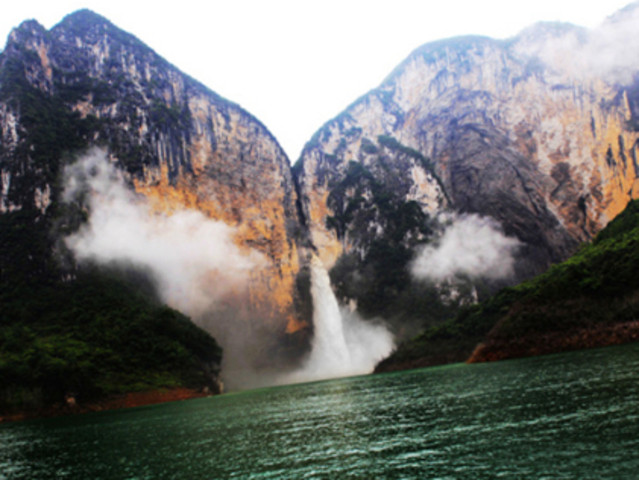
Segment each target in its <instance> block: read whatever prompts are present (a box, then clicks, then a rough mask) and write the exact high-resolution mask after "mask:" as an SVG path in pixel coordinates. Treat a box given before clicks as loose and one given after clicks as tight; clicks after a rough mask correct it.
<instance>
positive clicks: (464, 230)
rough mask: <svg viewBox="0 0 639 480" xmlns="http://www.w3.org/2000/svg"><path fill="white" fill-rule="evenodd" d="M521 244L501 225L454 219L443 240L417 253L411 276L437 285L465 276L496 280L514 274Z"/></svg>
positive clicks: (480, 219)
mask: <svg viewBox="0 0 639 480" xmlns="http://www.w3.org/2000/svg"><path fill="white" fill-rule="evenodd" d="M519 245H520V242H519V240H517V239H515V238H511V237H507V236H505V235H504V233H503V232H502V231H501V229H500V226H499V224H498V223H497V222H496V221H495V220H493V219H492V218H489V217H481V216H479V215H475V214H471V215H461V216H453V217H452V222H451V223H450V224H449V225H448V226H447V227H446V229H445V230H444V232H443V234H442V236H441V238H440V239H439V240H438V241H437V242H436V243H435V244H433V245H426V246H425V247H423V248H422V249H421V251H419V252H418V254H417V256H416V258H415V259H414V261H413V263H412V265H411V273H412V274H413V276H415V277H416V278H418V279H423V280H431V281H435V282H439V281H444V280H449V279H451V278H453V277H455V276H458V275H463V276H469V277H471V278H479V277H482V278H487V279H491V280H497V279H501V278H507V277H509V276H511V275H512V274H513V273H514V263H515V259H514V254H515V252H516V251H517V249H518V247H519Z"/></svg>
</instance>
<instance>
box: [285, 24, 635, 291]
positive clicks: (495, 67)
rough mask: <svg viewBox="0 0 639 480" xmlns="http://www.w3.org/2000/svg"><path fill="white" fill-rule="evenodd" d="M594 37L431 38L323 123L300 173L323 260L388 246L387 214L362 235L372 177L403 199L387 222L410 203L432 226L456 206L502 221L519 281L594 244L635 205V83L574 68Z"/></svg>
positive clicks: (568, 33)
mask: <svg viewBox="0 0 639 480" xmlns="http://www.w3.org/2000/svg"><path fill="white" fill-rule="evenodd" d="M613 21H620V20H619V18H617V19H616V20H615V19H611V20H609V22H613ZM612 28H614V26H613V27H612ZM595 34H596V32H588V31H586V30H583V29H581V28H578V27H573V26H570V25H564V24H538V25H535V26H533V27H531V28H529V29H527V30H525V31H523V32H522V33H521V34H520V35H518V36H517V37H515V38H512V39H509V40H505V41H500V40H493V39H490V38H485V37H460V38H453V39H449V40H443V41H438V42H434V43H429V44H427V45H424V46H422V47H420V48H418V49H417V50H415V51H414V52H413V53H412V54H411V55H410V56H409V57H408V58H407V59H406V60H405V61H404V62H402V63H401V64H400V65H399V66H398V67H397V68H396V69H395V70H394V71H393V72H392V73H391V74H390V75H389V77H388V78H387V79H386V80H385V81H384V82H383V83H382V84H381V85H380V86H379V87H378V88H376V89H374V90H372V91H371V92H369V93H367V94H366V95H364V96H363V97H361V98H360V99H358V100H357V101H355V102H354V103H353V104H352V105H351V106H349V107H348V108H347V109H346V110H345V111H344V112H342V113H341V114H340V115H339V116H338V117H336V118H335V119H333V120H331V121H329V122H328V123H326V124H325V125H324V126H323V127H322V128H321V129H320V130H319V131H318V132H317V133H316V134H315V136H314V137H313V138H312V139H311V141H309V142H308V143H307V145H306V147H305V149H304V151H303V152H302V155H301V157H300V159H299V160H298V162H297V164H296V165H295V167H294V170H295V172H296V175H297V177H298V182H299V184H300V191H301V196H302V204H303V208H304V211H305V213H306V215H307V216H308V218H309V219H310V225H311V226H310V235H311V239H312V242H313V244H314V245H315V246H316V247H317V248H318V249H319V256H320V257H321V258H322V260H323V261H324V263H325V265H326V266H327V267H329V268H330V267H333V266H335V268H340V267H341V266H342V264H343V262H340V261H338V259H340V258H341V259H343V258H345V257H348V256H349V255H350V256H352V255H353V252H356V253H357V255H359V256H360V257H363V256H365V255H366V250H368V249H370V248H371V246H372V245H373V244H374V242H375V241H376V240H379V239H381V238H383V237H384V235H385V232H386V230H387V225H385V222H384V221H383V220H381V219H380V215H379V213H380V212H379V211H378V215H377V217H375V216H374V215H372V216H371V215H369V220H370V221H369V223H368V228H365V229H362V227H361V221H360V220H361V218H360V217H361V216H362V212H363V211H365V210H366V199H367V198H369V197H370V196H371V195H370V192H369V193H367V192H366V190H367V188H368V187H367V185H370V184H371V182H372V181H374V182H375V183H376V184H377V185H378V186H380V188H381V187H383V189H384V190H385V191H386V193H387V196H386V200H391V199H392V202H394V205H395V207H394V208H393V209H391V210H390V211H389V212H388V214H387V215H386V223H388V221H390V220H392V219H393V218H397V215H398V212H399V211H400V210H399V206H401V205H404V204H406V203H409V202H410V203H412V202H414V203H415V204H417V205H418V206H419V209H420V210H421V212H422V213H423V214H424V217H425V218H430V219H431V220H432V219H433V218H435V217H436V216H437V214H438V213H439V212H444V211H455V212H461V213H476V214H480V215H483V216H490V217H492V218H494V219H496V220H497V221H499V222H500V224H501V225H502V226H503V229H504V232H505V233H506V234H507V235H509V236H514V237H517V238H518V239H519V240H520V241H521V242H522V244H523V245H522V248H521V249H520V251H519V254H518V260H517V263H516V276H515V278H514V279H511V281H514V280H521V279H524V278H527V277H530V276H532V275H534V274H537V273H539V272H542V271H544V270H545V269H546V268H547V267H548V266H549V265H550V264H552V263H554V262H558V261H561V260H563V259H565V258H567V257H568V256H569V255H570V254H572V253H573V252H574V251H575V250H576V248H577V246H578V245H579V244H580V243H582V242H584V241H587V240H589V239H591V238H592V237H593V236H594V235H595V234H596V233H597V232H598V231H599V230H600V229H601V228H603V227H604V226H605V225H606V224H607V222H608V221H610V220H611V219H612V218H614V217H615V216H616V215H617V214H618V213H619V212H620V211H621V210H623V208H624V207H625V205H626V204H627V203H628V201H629V200H630V199H632V198H637V197H639V190H638V187H639V184H637V178H638V175H639V169H638V166H637V161H636V158H637V145H638V143H637V142H638V140H639V135H638V133H637V129H636V128H634V127H633V125H635V123H634V122H636V115H637V108H636V104H637V103H636V102H637V101H636V98H637V83H636V81H635V82H633V81H632V80H630V79H633V78H635V79H636V78H637V77H634V76H633V72H632V71H631V72H625V73H626V74H627V75H626V77H628V80H627V81H625V82H620V81H618V79H617V78H615V77H614V76H612V75H609V74H607V73H606V72H603V73H602V72H601V71H597V70H595V69H594V68H593V69H590V70H586V69H585V68H584V67H583V65H581V64H579V65H578V64H577V61H576V57H577V56H578V55H579V54H583V55H587V54H588V53H589V49H590V48H591V44H592V43H593V35H595ZM567 43H569V45H570V48H569V49H566V48H563V49H562V48H561V46H562V45H566V44H567ZM550 54H552V55H550ZM562 55H564V56H568V57H570V55H574V57H575V58H573V59H572V61H571V62H566V61H564V60H565V58H564V57H562ZM635 71H636V69H635ZM354 165H357V166H358V168H359V173H358V174H355V173H354V172H355V167H354ZM368 190H370V188H368ZM378 205H379V202H378ZM365 232H368V233H365ZM406 233H407V236H406V237H405V238H404V241H405V242H408V243H410V238H411V237H410V234H408V232H406ZM412 238H414V235H413V237H412ZM420 241H422V242H424V241H428V234H427V233H426V234H424V235H423V236H422V238H421V240H420ZM418 243H419V242H418ZM336 262H337V263H336ZM346 296H348V295H346Z"/></svg>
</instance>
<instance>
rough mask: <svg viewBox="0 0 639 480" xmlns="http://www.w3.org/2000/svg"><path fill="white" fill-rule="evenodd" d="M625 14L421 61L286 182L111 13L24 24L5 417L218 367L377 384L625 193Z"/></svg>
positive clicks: (8, 134) (199, 379) (12, 114)
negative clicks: (20, 408)
mask: <svg viewBox="0 0 639 480" xmlns="http://www.w3.org/2000/svg"><path fill="white" fill-rule="evenodd" d="M637 11H638V9H637V8H636V5H635V6H631V7H628V8H627V9H624V10H622V11H620V12H618V13H617V14H616V15H615V16H613V17H611V18H609V19H608V20H607V21H606V22H605V23H604V24H603V26H602V27H601V29H599V30H597V31H587V30H585V29H582V28H579V27H574V26H572V25H565V24H538V25H534V26H532V27H531V28H529V29H527V30H525V31H523V32H522V33H521V34H519V35H518V36H516V37H514V38H511V39H508V40H494V39H490V38H485V37H461V38H453V39H449V40H442V41H439V42H435V43H430V44H427V45H424V46H422V47H420V48H418V49H417V50H415V51H414V52H413V53H412V54H411V55H410V56H409V57H408V58H407V59H406V60H405V61H404V62H402V63H401V64H400V65H399V66H398V67H397V68H396V69H395V70H394V71H393V72H392V73H391V74H390V75H389V77H388V78H387V79H386V80H385V81H384V82H383V83H382V84H381V85H380V86H379V87H378V88H376V89H374V90H372V91H371V92H368V93H367V94H365V95H364V96H362V97H361V98H360V99H358V100H356V101H355V102H354V103H353V104H352V105H351V106H349V107H348V108H347V109H346V110H345V111H344V112H343V113H341V114H340V115H339V116H337V117H336V118H334V119H332V120H330V121H328V122H327V123H326V124H325V125H324V126H323V127H322V128H321V129H320V130H319V131H318V132H317V133H316V134H315V135H314V136H313V138H312V139H311V140H310V141H309V142H308V143H307V145H306V147H305V148H304V150H303V152H302V154H301V156H300V158H299V159H298V160H297V161H296V162H295V163H294V164H293V165H291V162H290V161H289V158H288V157H287V155H286V153H285V152H284V151H283V149H282V148H281V147H280V145H279V144H278V142H277V140H276V139H275V137H274V136H273V135H272V134H271V133H270V132H269V131H268V129H267V128H266V127H265V126H264V125H262V124H261V123H260V122H259V121H258V120H257V119H255V118H254V117H253V116H252V115H251V114H250V113H248V112H246V111H245V110H244V109H242V108H241V107H239V106H238V105H236V104H234V103H232V102H230V101H228V100H226V99H224V98H222V97H220V96H219V95H217V94H216V93H214V92H212V91H211V90H209V89H208V88H207V87H205V86H203V85H201V84H200V83H198V82H197V81H195V80H193V79H192V78H190V77H188V76H186V75H185V74H183V73H181V72H180V71H179V70H177V68H175V67H174V66H172V65H170V64H169V63H168V62H166V61H165V60H164V59H162V58H161V57H159V56H158V55H157V54H156V53H155V52H153V51H152V50H151V49H150V48H149V47H147V46H146V45H144V44H143V43H142V42H140V41H139V40H138V39H136V38H135V37H133V36H132V35H130V34H128V33H126V32H124V31H122V30H120V29H118V28H117V27H116V26H114V25H113V24H112V23H110V22H109V21H108V20H106V19H105V18H103V17H101V16H99V15H97V14H95V13H93V12H90V11H87V10H81V11H78V12H75V13H73V14H71V15H69V16H67V17H66V18H65V19H63V20H62V21H61V22H60V23H59V24H58V25H56V26H55V27H53V28H52V29H51V30H49V31H47V30H45V29H44V28H43V27H42V26H40V25H39V24H38V23H37V22H35V21H27V22H25V23H23V24H22V25H21V26H20V27H18V28H16V29H15V30H14V31H13V32H12V33H11V35H10V37H9V39H8V42H7V46H6V48H5V49H4V50H3V51H2V53H1V54H0V128H1V136H0V222H1V227H2V230H1V231H2V241H1V244H0V247H1V248H0V271H1V273H2V279H1V282H2V294H1V299H2V305H3V310H4V312H5V313H4V315H5V317H4V320H3V324H2V343H0V346H1V347H2V352H3V355H4V358H6V359H7V360H3V362H4V363H0V372H2V373H3V374H4V376H5V378H8V379H9V382H8V383H7V386H6V387H5V388H4V390H3V391H2V395H1V397H2V398H1V399H0V407H3V408H9V409H10V408H16V406H17V405H25V404H26V405H30V406H32V407H33V408H37V407H38V406H41V405H44V404H48V403H52V402H59V401H61V400H62V399H63V398H64V396H65V395H67V394H69V393H74V394H76V396H77V397H78V398H79V399H84V398H86V399H89V398H99V397H102V396H105V395H112V394H121V393H124V392H128V391H140V390H151V389H156V388H177V387H189V388H193V389H194V390H200V391H201V390H202V389H204V388H207V389H209V390H211V391H216V390H218V389H219V385H220V382H219V380H220V378H219V375H220V361H222V362H223V363H222V364H221V372H222V373H221V375H222V376H223V379H224V383H225V384H226V386H227V387H230V388H232V389H234V388H247V387H255V386H261V385H270V384H274V383H282V382H290V381H302V380H311V379H320V378H326V377H333V376H340V375H351V374H359V373H368V372H370V371H372V370H373V368H374V366H375V364H376V363H377V362H378V361H380V360H382V358H383V357H385V356H387V355H388V354H389V353H391V350H392V349H393V347H394V345H395V344H396V343H400V342H403V341H406V340H407V339H409V338H411V337H414V336H415V335H417V334H420V333H421V332H423V331H425V330H428V329H433V328H440V327H442V325H448V324H447V323H446V322H448V321H451V319H454V318H457V315H458V314H459V312H462V314H464V312H468V308H470V305H472V304H475V303H477V302H478V301H486V300H488V299H489V298H491V296H492V295H493V294H495V293H497V292H498V291H500V290H501V289H502V288H503V287H507V286H511V285H515V284H517V283H519V282H521V281H524V280H527V279H530V278H532V277H534V276H535V275H538V274H541V273H542V272H544V271H546V270H547V269H548V268H549V267H550V266H551V265H552V264H557V263H559V262H561V261H564V260H566V259H568V258H569V257H570V256H571V255H572V254H574V253H576V252H577V251H578V249H579V248H580V245H581V244H583V243H586V242H589V241H591V240H593V239H594V238H595V237H596V235H597V234H598V232H600V231H601V230H602V229H603V228H604V227H605V226H606V225H607V224H608V222H609V221H611V220H612V219H613V218H615V217H616V216H617V215H618V214H619V213H620V212H622V210H623V209H624V208H625V207H626V205H627V204H628V203H629V201H631V200H632V199H634V198H637V197H639V191H638V190H637V185H636V181H637V178H638V176H639V166H638V165H637V148H638V145H639V129H638V128H637V125H638V124H637V118H636V117H637V114H638V110H637V108H638V105H639V86H638V85H639V84H638V83H637V82H638V80H637V79H638V78H639V77H637V71H638V70H639V68H637V67H638V66H637V65H635V64H634V63H633V61H631V60H630V59H623V60H624V61H622V62H617V63H613V64H608V63H607V64H606V65H605V68H603V67H602V64H601V63H599V62H598V56H597V52H600V51H603V50H606V49H607V48H609V47H611V45H608V44H606V43H605V41H606V38H609V37H608V36H607V35H606V33H607V32H610V31H614V30H620V29H625V28H627V26H628V25H635V24H636V21H637ZM566 45H568V47H565V46H566ZM612 47H615V48H616V47H617V45H616V44H613V45H612ZM567 48H568V49H567ZM566 58H569V59H571V61H566ZM584 59H585V60H584ZM599 67H602V68H599ZM624 238H625V237H624ZM453 259H457V261H458V263H457V264H455V263H454V262H453V263H451V262H452V260H453ZM459 262H460V263H461V266H460V264H459ZM472 265H478V266H477V267H476V268H471V266H472ZM435 267H436V268H435ZM435 270H436V272H437V273H434V272H435ZM107 284H108V285H107ZM105 285H107V286H106V287H105ZM331 285H332V288H331ZM89 287H90V288H89ZM631 287H632V288H631V290H632V291H634V290H633V289H634V284H633V285H631ZM111 290H112V291H113V292H116V293H114V294H113V295H103V294H102V293H100V292H101V291H107V292H110V291H111ZM123 291H127V292H131V293H130V295H131V296H130V298H129V297H126V298H129V301H130V303H129V304H127V306H126V307H125V306H122V305H121V304H119V303H118V301H119V300H118V299H121V298H124V297H125V296H126V295H129V294H123V293H122V292H123ZM59 292H64V295H60V294H59ZM624 292H625V293H624V295H626V293H627V294H628V295H630V294H631V293H632V292H631V291H630V292H626V291H625V290H624ZM96 296H101V297H102V300H104V302H105V303H104V304H99V305H98V304H97V303H98V301H97V300H95V298H94V297H96ZM36 298H37V299H38V300H37V301H36V300H34V299H36ZM114 302H115V303H114ZM89 304H90V305H89ZM165 304H166V305H168V306H169V307H170V308H167V307H164V306H163V305H165ZM89 307H90V308H89ZM92 308H93V310H92ZM171 309H175V310H171ZM178 311H179V312H182V313H183V314H186V315H188V316H189V317H190V318H191V320H192V321H193V323H194V324H195V325H197V327H195V326H193V325H192V324H191V323H189V322H188V320H187V319H186V318H185V317H183V315H182V314H180V313H178ZM52 312H57V313H55V314H54V313H52ZM82 312H84V313H83V314H82V315H81V314H80V313H82ZM157 318H161V319H163V320H162V321H161V322H160V323H158V322H157ZM490 318H493V317H490ZM131 319H136V320H135V321H133V320H131ZM478 322H479V320H478ZM116 326H117V328H115V327H116ZM490 327H492V325H489V326H488V328H486V329H483V330H482V333H481V335H480V336H477V335H475V333H476V332H474V333H473V334H472V335H469V336H467V337H464V338H463V339H461V342H462V343H464V348H463V349H462V350H463V351H461V353H459V352H456V356H455V357H454V360H455V361H457V360H465V359H467V358H468V357H470V355H471V354H472V352H473V350H474V347H475V346H476V345H477V344H478V343H479V342H481V341H482V340H484V337H483V335H485V334H488V333H489V331H490ZM92 332H93V333H92ZM96 332H100V334H97V333H96ZM144 332H146V333H144ZM205 332H208V333H209V334H211V335H213V337H214V338H215V339H216V340H217V342H219V346H218V343H217V342H216V341H214V340H212V339H211V338H210V337H209V336H208V335H207V334H206V333H205ZM564 334H565V335H569V334H570V332H569V331H566V332H564ZM156 335H157V337H158V338H156V337H155V336H156ZM142 337H146V338H145V340H146V343H144V345H140V344H138V343H142V340H140V339H141V338H142ZM159 338H161V339H162V340H161V341H160V340H159ZM116 339H120V340H122V341H123V342H124V343H125V344H126V345H127V346H126V348H125V347H123V346H122V345H120V344H118V343H117V341H116ZM491 340H494V342H493V343H492V344H493V345H496V342H497V339H496V338H491ZM498 340H500V341H504V342H508V341H509V339H508V338H505V339H504V338H499V339H498ZM136 342H138V343H136ZM220 346H221V347H222V348H223V349H224V355H223V357H222V356H221V351H220ZM140 351H144V354H145V356H148V358H146V357H145V358H144V359H141V358H140V354H139V352H140ZM27 352H29V353H28V355H27ZM123 352H124V353H123ZM221 358H222V360H221ZM486 358H488V357H486ZM123 366H126V368H124V370H123ZM174 366H175V368H174ZM414 366H416V365H414Z"/></svg>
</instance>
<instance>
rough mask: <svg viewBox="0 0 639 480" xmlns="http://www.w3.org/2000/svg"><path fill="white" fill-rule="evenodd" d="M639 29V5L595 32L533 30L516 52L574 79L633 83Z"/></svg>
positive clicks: (520, 42)
mask: <svg viewBox="0 0 639 480" xmlns="http://www.w3.org/2000/svg"><path fill="white" fill-rule="evenodd" d="M638 30H639V4H637V3H635V4H633V5H630V6H629V7H627V8H626V9H623V10H621V11H620V12H618V13H617V14H616V15H614V16H613V17H610V18H608V19H607V20H606V21H605V22H603V23H602V24H601V25H600V26H599V27H597V28H595V29H592V30H585V29H578V28H576V27H575V28H567V27H566V28H561V27H560V26H552V25H546V27H543V26H539V25H538V26H535V27H532V28H531V29H529V30H528V31H525V32H524V33H523V34H522V35H521V36H520V38H519V41H518V44H517V46H516V50H517V51H518V52H519V53H520V54H522V55H524V56H529V57H538V58H540V59H541V60H542V61H543V62H544V63H546V64H547V65H549V66H551V67H552V68H553V69H555V70H556V71H558V72H562V73H564V74H567V75H569V76H571V77H573V78H579V79H581V78H584V77H585V78H589V77H596V78H603V79H605V80H607V81H609V82H612V83H619V84H629V83H630V82H632V81H633V79H634V76H635V73H636V72H637V62H636V58H635V55H634V52H636V51H637V50H638V49H639V36H637V34H636V32H637V31H638ZM536 32H537V33H539V34H536ZM541 32H544V34H543V35H541V34H540V33H541Z"/></svg>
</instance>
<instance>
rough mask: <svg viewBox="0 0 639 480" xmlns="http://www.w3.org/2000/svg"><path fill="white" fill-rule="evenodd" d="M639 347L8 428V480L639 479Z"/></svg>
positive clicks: (1, 460)
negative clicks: (56, 479)
mask: <svg viewBox="0 0 639 480" xmlns="http://www.w3.org/2000/svg"><path fill="white" fill-rule="evenodd" d="M638 447H639V345H630V346H625V347H615V348H607V349H601V350H592V351H585V352H578V353H571V354H563V355H553V356H547V357H539V358H533V359H526V360H517V361H509V362H501V363H494V364H482V365H454V366H448V367H441V368H432V369H425V370H417V371H411V372H402V373H397V374H387V375H380V376H369V377H357V378H349V379H340V380H333V381H326V382H318V383H312V384H305V385H296V386H288V387H278V388H270V389H262V390H256V391H251V392H242V393H237V394H228V395H223V396H219V397H213V398H204V399H198V400H190V401H186V402H179V403H174V404H165V405H157V406H151V407H143V408H137V409H131V410H121V411H114V412H104V413H99V414H90V415H83V416H77V417H68V418H61V419H49V420H40V421H29V422H22V423H16V424H9V425H2V426H0V479H38V478H87V479H89V478H91V479H98V478H105V479H110V478H113V479H116V478H118V479H121V478H131V479H134V478H135V479H158V478H167V479H169V478H171V479H173V478H185V479H190V478H193V479H204V478H349V477H352V478H380V477H385V478H416V479H417V478H419V479H421V478H450V479H459V478H468V479H471V478H472V479H481V478H487V479H488V478H496V477H500V478H513V479H515V478H553V479H556V478H580V479H584V478H593V479H594V478H620V479H621V478H623V479H625V478H634V477H635V475H636V472H637V471H638V470H639V454H638V453H637V451H638Z"/></svg>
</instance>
